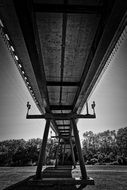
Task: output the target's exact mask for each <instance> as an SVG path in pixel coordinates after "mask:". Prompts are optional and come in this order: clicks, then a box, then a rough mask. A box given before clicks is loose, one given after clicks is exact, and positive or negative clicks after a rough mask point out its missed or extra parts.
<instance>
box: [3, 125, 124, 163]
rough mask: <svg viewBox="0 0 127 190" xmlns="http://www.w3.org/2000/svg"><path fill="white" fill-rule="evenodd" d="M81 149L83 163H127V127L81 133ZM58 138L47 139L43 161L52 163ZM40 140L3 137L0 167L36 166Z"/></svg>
mask: <svg viewBox="0 0 127 190" xmlns="http://www.w3.org/2000/svg"><path fill="white" fill-rule="evenodd" d="M83 138H84V139H83V141H82V145H83V146H82V152H83V156H84V160H85V163H86V164H107V163H108V164H114V165H115V164H121V165H126V164H127V127H125V128H121V129H119V130H118V131H117V132H116V131H115V130H113V131H109V130H107V131H104V132H102V133H97V134H95V133H93V132H92V131H87V132H85V133H84V134H83ZM57 146H58V140H56V139H48V142H47V147H46V157H45V163H46V164H53V163H55V157H56V150H57ZM40 147H41V139H39V138H37V139H30V140H28V141H25V140H24V139H19V140H15V139H13V140H5V141H2V142H0V166H27V165H37V161H38V156H39V150H40Z"/></svg>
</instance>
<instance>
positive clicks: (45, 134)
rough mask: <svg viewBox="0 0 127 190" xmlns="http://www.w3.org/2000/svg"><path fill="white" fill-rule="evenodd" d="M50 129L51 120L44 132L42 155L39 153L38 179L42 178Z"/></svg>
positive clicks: (48, 121) (47, 121)
mask: <svg viewBox="0 0 127 190" xmlns="http://www.w3.org/2000/svg"><path fill="white" fill-rule="evenodd" d="M49 127H50V120H49V119H47V120H46V125H45V130H44V135H43V139H42V145H41V149H40V153H39V159H38V165H37V170H36V179H40V178H41V171H42V167H43V165H44V164H45V151H46V144H47V139H48V133H49Z"/></svg>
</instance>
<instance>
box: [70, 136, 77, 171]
mask: <svg viewBox="0 0 127 190" xmlns="http://www.w3.org/2000/svg"><path fill="white" fill-rule="evenodd" d="M70 146H71V154H72V160H73V165H74V168H75V167H76V166H75V155H74V150H73V144H72V139H70Z"/></svg>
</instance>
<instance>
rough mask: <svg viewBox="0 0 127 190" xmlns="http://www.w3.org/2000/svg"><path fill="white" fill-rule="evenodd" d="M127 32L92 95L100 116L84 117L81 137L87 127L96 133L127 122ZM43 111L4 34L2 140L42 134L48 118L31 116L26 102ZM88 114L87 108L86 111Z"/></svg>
mask: <svg viewBox="0 0 127 190" xmlns="http://www.w3.org/2000/svg"><path fill="white" fill-rule="evenodd" d="M126 62H127V35H124V40H122V42H121V45H120V48H119V49H118V51H117V53H116V54H115V56H114V57H113V59H112V61H111V62H110V65H109V66H108V68H107V70H106V71H105V73H104V74H103V76H102V78H101V80H100V81H99V83H98V85H97V86H96V88H95V90H94V92H93V93H92V95H91V97H90V99H89V102H88V103H89V107H90V109H89V112H91V113H92V110H91V103H92V101H95V102H96V107H95V110H96V119H88V120H86V119H80V120H79V122H78V130H79V135H80V139H83V133H84V132H85V131H93V132H94V133H98V132H103V131H105V130H108V129H109V130H118V129H119V128H122V127H125V126H127V115H126V113H127V101H126V100H127V82H126V81H127V63H126ZM27 101H29V102H30V104H31V105H32V107H31V113H32V114H39V111H38V109H37V107H36V106H35V104H34V101H33V99H32V97H31V95H30V94H29V92H28V90H27V88H26V86H25V84H24V81H23V79H22V77H21V75H20V73H19V71H18V69H17V67H16V65H15V63H14V60H13V58H12V56H11V54H10V53H9V51H8V49H7V47H6V45H5V42H4V41H3V39H2V37H1V36H0V141H2V140H6V139H21V138H23V139H25V140H28V139H30V138H42V136H43V131H44V127H45V120H27V119H26V112H27V108H26V103H27ZM82 113H83V114H85V109H84V110H83V111H82Z"/></svg>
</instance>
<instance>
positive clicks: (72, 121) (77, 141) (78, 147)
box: [71, 119, 87, 179]
mask: <svg viewBox="0 0 127 190" xmlns="http://www.w3.org/2000/svg"><path fill="white" fill-rule="evenodd" d="M71 124H72V128H73V132H74V137H75V144H76V148H77V152H78V159H79V164H80V169H81V174H82V178H83V179H87V173H86V168H85V164H84V159H83V155H82V150H81V145H80V140H79V134H78V129H77V125H76V122H75V119H71Z"/></svg>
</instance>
